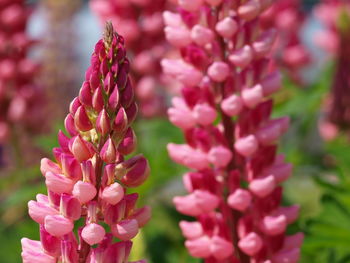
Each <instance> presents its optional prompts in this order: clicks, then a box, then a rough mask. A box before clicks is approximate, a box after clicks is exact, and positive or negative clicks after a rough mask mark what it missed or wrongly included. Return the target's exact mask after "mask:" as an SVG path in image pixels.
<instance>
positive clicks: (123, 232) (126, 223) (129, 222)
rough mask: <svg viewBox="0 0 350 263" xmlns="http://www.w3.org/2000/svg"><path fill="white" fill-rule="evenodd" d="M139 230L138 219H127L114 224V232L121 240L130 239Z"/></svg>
mask: <svg viewBox="0 0 350 263" xmlns="http://www.w3.org/2000/svg"><path fill="white" fill-rule="evenodd" d="M138 232H139V226H138V224H137V220H136V219H125V220H123V221H120V222H119V223H118V224H116V225H113V226H112V233H113V235H114V236H115V237H117V238H119V239H120V240H124V241H125V240H130V239H132V238H134V237H135V236H136V235H137V233H138Z"/></svg>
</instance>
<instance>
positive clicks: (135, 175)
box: [121, 155, 150, 187]
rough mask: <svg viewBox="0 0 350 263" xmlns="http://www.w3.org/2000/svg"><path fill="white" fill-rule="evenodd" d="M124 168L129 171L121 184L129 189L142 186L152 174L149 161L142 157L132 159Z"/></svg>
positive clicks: (125, 163) (124, 164)
mask: <svg viewBox="0 0 350 263" xmlns="http://www.w3.org/2000/svg"><path fill="white" fill-rule="evenodd" d="M122 166H123V167H124V168H125V169H127V172H126V174H125V175H124V176H123V177H122V179H121V182H122V183H123V184H125V185H126V186H128V187H137V186H139V185H141V184H142V183H143V182H144V181H145V180H146V179H147V177H148V176H149V173H150V168H149V164H148V161H147V159H146V158H144V157H143V156H142V155H137V156H135V157H132V158H130V159H129V160H127V161H126V162H124V163H123V164H122Z"/></svg>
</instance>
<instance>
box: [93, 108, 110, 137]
mask: <svg viewBox="0 0 350 263" xmlns="http://www.w3.org/2000/svg"><path fill="white" fill-rule="evenodd" d="M96 130H97V131H98V132H99V133H101V135H102V136H104V135H106V134H108V133H109V132H110V131H111V124H110V118H109V117H108V114H107V111H106V110H105V109H103V110H102V111H101V112H100V113H99V114H98V117H97V119H96Z"/></svg>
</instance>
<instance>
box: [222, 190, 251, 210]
mask: <svg viewBox="0 0 350 263" xmlns="http://www.w3.org/2000/svg"><path fill="white" fill-rule="evenodd" d="M251 202H252V195H251V194H250V193H249V191H247V190H244V189H237V190H235V191H234V192H233V193H232V194H230V195H229V197H228V199H227V203H228V205H229V206H230V207H231V208H233V209H236V210H238V211H245V210H246V209H247V208H248V207H249V206H250V204H251Z"/></svg>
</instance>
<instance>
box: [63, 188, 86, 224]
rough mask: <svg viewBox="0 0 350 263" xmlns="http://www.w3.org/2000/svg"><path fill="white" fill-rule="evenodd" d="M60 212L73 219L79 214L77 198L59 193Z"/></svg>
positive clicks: (79, 208) (78, 216)
mask: <svg viewBox="0 0 350 263" xmlns="http://www.w3.org/2000/svg"><path fill="white" fill-rule="evenodd" d="M60 214H61V215H63V216H64V217H66V218H69V219H71V220H73V221H75V220H78V219H79V218H80V216H81V205H80V202H79V200H78V199H77V198H75V197H74V196H71V195H68V194H62V195H61V203H60Z"/></svg>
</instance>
